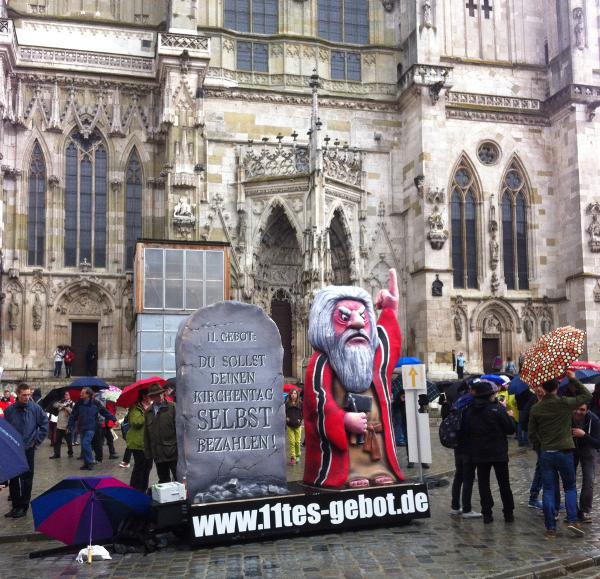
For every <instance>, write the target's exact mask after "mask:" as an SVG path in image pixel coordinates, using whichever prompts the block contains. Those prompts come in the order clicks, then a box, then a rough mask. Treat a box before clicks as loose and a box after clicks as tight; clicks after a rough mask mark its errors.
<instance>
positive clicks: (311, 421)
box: [304, 308, 404, 488]
mask: <svg viewBox="0 0 600 579" xmlns="http://www.w3.org/2000/svg"><path fill="white" fill-rule="evenodd" d="M377 336H378V338H379V344H378V346H377V350H376V352H375V359H374V363H373V366H374V367H373V381H372V385H373V390H374V398H376V399H377V402H378V403H379V407H380V410H381V422H382V424H383V438H384V441H385V449H384V452H385V456H386V458H387V460H388V463H389V465H390V468H391V469H392V471H393V472H394V473H395V475H396V476H397V477H398V480H404V476H403V475H402V472H401V471H400V466H399V465H398V459H397V457H396V441H395V439H394V427H393V424H392V417H391V407H392V396H391V380H392V372H393V371H394V366H395V365H396V362H397V361H398V359H399V358H400V350H401V345H402V338H401V335H400V327H399V325H398V320H397V319H396V313H395V312H394V310H392V309H391V308H386V309H384V310H383V311H382V312H381V315H380V316H379V320H378V325H377ZM334 377H335V373H334V371H333V369H332V368H331V366H330V364H329V361H328V359H327V356H326V355H325V354H323V353H322V352H315V353H314V354H313V355H312V357H311V359H310V363H309V364H308V368H307V369H306V380H305V383H304V426H305V430H306V458H305V462H304V482H305V483H306V484H309V485H312V486H319V487H333V488H339V487H342V486H344V485H345V484H346V482H347V479H348V471H349V458H348V433H347V432H346V429H345V427H344V415H345V414H346V412H345V410H343V409H342V408H340V407H339V406H338V404H337V403H336V401H335V400H334V397H333V380H334Z"/></svg>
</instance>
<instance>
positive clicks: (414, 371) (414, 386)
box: [408, 368, 417, 388]
mask: <svg viewBox="0 0 600 579" xmlns="http://www.w3.org/2000/svg"><path fill="white" fill-rule="evenodd" d="M408 375H409V376H410V377H411V379H412V387H413V388H416V387H417V381H416V380H415V378H416V377H417V371H416V370H415V369H414V368H411V369H410V372H409V373H408Z"/></svg>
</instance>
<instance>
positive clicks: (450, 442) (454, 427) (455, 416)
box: [439, 410, 462, 448]
mask: <svg viewBox="0 0 600 579" xmlns="http://www.w3.org/2000/svg"><path fill="white" fill-rule="evenodd" d="M461 424H462V410H452V412H450V414H448V416H446V418H444V420H442V423H441V424H440V430H439V435H440V442H441V443H442V446H445V447H446V448H456V447H457V446H458V437H459V434H460V427H461Z"/></svg>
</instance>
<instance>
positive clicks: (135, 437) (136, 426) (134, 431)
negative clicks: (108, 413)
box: [127, 404, 145, 450]
mask: <svg viewBox="0 0 600 579" xmlns="http://www.w3.org/2000/svg"><path fill="white" fill-rule="evenodd" d="M128 416H129V430H128V432H127V448H128V449H129V450H144V423H145V420H144V410H143V408H142V406H141V405H140V404H136V405H135V406H132V407H131V408H130V410H129V415H128Z"/></svg>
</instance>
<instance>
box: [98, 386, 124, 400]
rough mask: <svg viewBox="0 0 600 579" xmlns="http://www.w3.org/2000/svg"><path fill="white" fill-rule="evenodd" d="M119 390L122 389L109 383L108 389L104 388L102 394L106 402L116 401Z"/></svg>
mask: <svg viewBox="0 0 600 579" xmlns="http://www.w3.org/2000/svg"><path fill="white" fill-rule="evenodd" d="M121 392H122V390H121V389H120V388H118V387H117V386H113V385H112V384H111V385H110V387H109V388H108V390H104V392H103V393H102V394H103V396H104V400H106V401H107V402H116V401H117V400H118V398H119V396H121Z"/></svg>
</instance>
